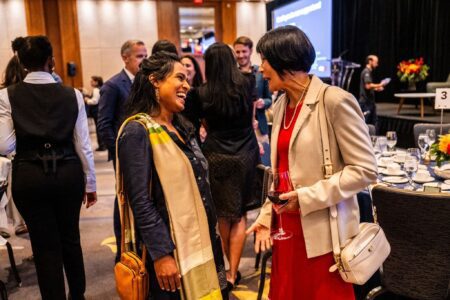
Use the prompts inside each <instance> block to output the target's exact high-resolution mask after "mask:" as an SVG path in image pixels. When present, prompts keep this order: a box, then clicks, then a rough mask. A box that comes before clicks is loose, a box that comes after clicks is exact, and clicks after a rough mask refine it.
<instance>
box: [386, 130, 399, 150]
mask: <svg viewBox="0 0 450 300" xmlns="http://www.w3.org/2000/svg"><path fill="white" fill-rule="evenodd" d="M386 141H387V146H388V150H389V151H394V150H395V145H396V144H397V133H396V132H395V131H388V132H386Z"/></svg>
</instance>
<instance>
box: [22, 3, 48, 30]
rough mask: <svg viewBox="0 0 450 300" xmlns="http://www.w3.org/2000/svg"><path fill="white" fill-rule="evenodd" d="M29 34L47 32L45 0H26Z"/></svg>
mask: <svg viewBox="0 0 450 300" xmlns="http://www.w3.org/2000/svg"><path fill="white" fill-rule="evenodd" d="M24 4H25V15H26V17H27V32H28V34H29V35H39V34H45V33H46V32H45V18H44V5H43V0H24Z"/></svg>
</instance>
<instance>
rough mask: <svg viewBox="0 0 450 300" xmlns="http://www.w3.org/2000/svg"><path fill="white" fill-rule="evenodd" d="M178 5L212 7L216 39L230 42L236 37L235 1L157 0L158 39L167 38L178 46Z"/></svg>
mask: <svg viewBox="0 0 450 300" xmlns="http://www.w3.org/2000/svg"><path fill="white" fill-rule="evenodd" d="M179 7H214V9H215V14H214V17H215V20H214V21H215V36H216V41H219V42H224V43H227V44H232V43H233V42H234V40H235V39H236V1H233V0H227V1H218V0H204V2H203V4H201V5H195V4H194V3H193V2H192V1H186V0H157V3H156V8H157V15H158V39H167V40H169V41H171V42H173V43H174V44H175V45H177V46H178V47H180V37H179V35H180V34H179V32H180V18H179V14H178V8H179Z"/></svg>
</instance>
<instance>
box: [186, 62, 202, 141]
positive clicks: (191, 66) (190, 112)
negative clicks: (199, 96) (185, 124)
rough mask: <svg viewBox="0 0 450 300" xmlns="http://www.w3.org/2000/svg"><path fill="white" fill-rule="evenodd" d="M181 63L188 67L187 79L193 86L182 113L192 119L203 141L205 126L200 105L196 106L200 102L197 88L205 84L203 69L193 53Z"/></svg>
mask: <svg viewBox="0 0 450 300" xmlns="http://www.w3.org/2000/svg"><path fill="white" fill-rule="evenodd" d="M181 64H182V65H183V66H184V67H185V68H186V72H187V81H188V83H189V85H190V86H191V89H190V90H189V92H188V94H187V97H186V103H185V104H184V110H183V111H182V112H181V113H182V114H183V116H185V117H186V118H187V119H188V120H189V121H191V123H192V125H194V128H195V136H196V137H197V141H199V142H201V140H203V141H204V138H205V137H206V135H205V134H203V138H202V139H200V130H202V131H203V132H204V128H202V126H201V122H200V119H199V118H198V114H197V111H198V107H196V105H197V104H198V103H196V101H195V97H196V96H195V94H196V92H197V91H196V90H197V88H198V87H199V86H200V85H202V84H203V75H202V70H200V65H199V64H198V62H197V60H196V59H195V58H194V57H193V56H191V55H184V56H183V57H182V58H181Z"/></svg>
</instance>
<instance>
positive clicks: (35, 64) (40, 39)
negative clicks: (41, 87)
mask: <svg viewBox="0 0 450 300" xmlns="http://www.w3.org/2000/svg"><path fill="white" fill-rule="evenodd" d="M18 56H19V60H20V63H21V64H22V65H23V66H24V67H25V68H26V69H28V71H30V70H34V69H39V68H42V67H43V66H44V65H45V63H46V62H47V60H48V59H49V57H52V56H53V48H52V44H51V43H50V41H49V40H48V38H47V37H46V36H43V35H36V36H27V37H25V41H24V43H23V44H22V46H21V47H20V49H19V50H18Z"/></svg>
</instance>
